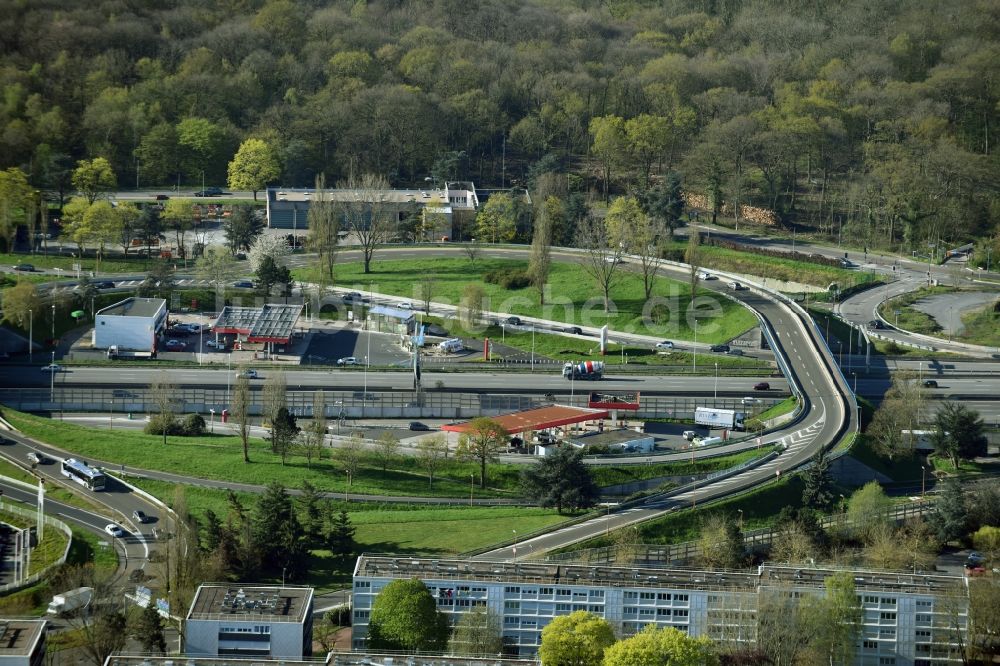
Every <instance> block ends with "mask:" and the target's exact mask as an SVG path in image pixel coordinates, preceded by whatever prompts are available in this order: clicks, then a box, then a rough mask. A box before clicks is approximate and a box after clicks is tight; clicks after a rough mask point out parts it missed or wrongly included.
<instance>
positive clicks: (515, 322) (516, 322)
mask: <svg viewBox="0 0 1000 666" xmlns="http://www.w3.org/2000/svg"><path fill="white" fill-rule="evenodd" d="M504 323H505V324H507V325H508V326H520V325H521V318H520V317H507V319H505V320H504Z"/></svg>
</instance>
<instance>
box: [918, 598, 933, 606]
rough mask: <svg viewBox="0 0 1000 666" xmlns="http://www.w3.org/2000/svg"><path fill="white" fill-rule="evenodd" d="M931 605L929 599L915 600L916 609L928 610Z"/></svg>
mask: <svg viewBox="0 0 1000 666" xmlns="http://www.w3.org/2000/svg"><path fill="white" fill-rule="evenodd" d="M932 604H933V602H932V601H931V600H930V599H917V608H930V607H931V605H932Z"/></svg>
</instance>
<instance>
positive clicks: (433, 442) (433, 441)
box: [417, 435, 448, 486]
mask: <svg viewBox="0 0 1000 666" xmlns="http://www.w3.org/2000/svg"><path fill="white" fill-rule="evenodd" d="M447 457H448V440H446V439H445V438H444V435H430V436H428V437H422V438H421V439H420V441H419V442H417V460H418V461H419V462H420V466H421V467H423V468H424V470H425V471H426V472H427V484H428V485H430V486H433V485H434V473H435V472H437V471H438V469H440V468H441V466H442V464H443V463H444V461H445V459H446V458H447Z"/></svg>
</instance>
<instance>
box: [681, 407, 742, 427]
mask: <svg viewBox="0 0 1000 666" xmlns="http://www.w3.org/2000/svg"><path fill="white" fill-rule="evenodd" d="M745 416H746V415H745V414H743V413H742V412H737V411H735V410H732V409H716V408H715V407H698V408H696V409H695V410H694V422H695V423H697V424H698V425H703V426H708V427H709V428H728V429H730V430H743V419H744V417H745Z"/></svg>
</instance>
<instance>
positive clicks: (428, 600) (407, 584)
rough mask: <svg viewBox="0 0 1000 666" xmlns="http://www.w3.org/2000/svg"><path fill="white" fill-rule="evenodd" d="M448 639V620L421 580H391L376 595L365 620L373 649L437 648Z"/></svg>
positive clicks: (412, 649) (410, 649)
mask: <svg viewBox="0 0 1000 666" xmlns="http://www.w3.org/2000/svg"><path fill="white" fill-rule="evenodd" d="M447 640H448V620H447V618H445V616H444V615H443V614H442V613H441V612H440V611H439V610H438V608H437V602H436V601H435V600H434V597H432V596H431V593H430V590H428V589H427V586H426V585H424V584H423V582H421V581H419V580H417V579H416V578H409V579H402V578H401V579H398V580H394V581H392V582H391V583H389V584H388V585H386V586H385V587H384V588H382V591H381V592H379V594H378V596H377V597H376V598H375V603H374V604H373V605H372V611H371V617H370V618H369V621H368V645H369V646H370V647H371V648H372V649H374V650H406V651H411V652H412V651H416V650H423V651H430V650H440V649H442V648H444V646H445V643H446V641H447Z"/></svg>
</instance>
